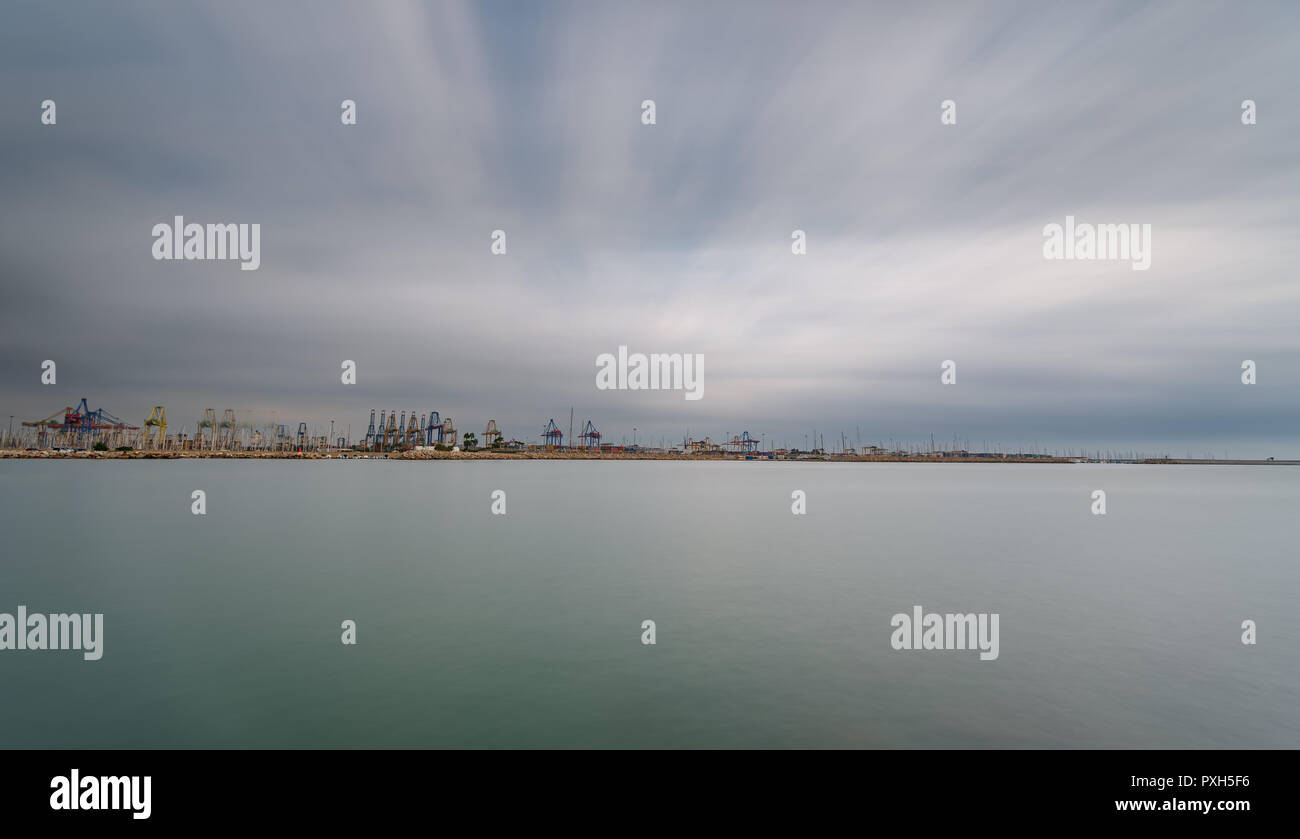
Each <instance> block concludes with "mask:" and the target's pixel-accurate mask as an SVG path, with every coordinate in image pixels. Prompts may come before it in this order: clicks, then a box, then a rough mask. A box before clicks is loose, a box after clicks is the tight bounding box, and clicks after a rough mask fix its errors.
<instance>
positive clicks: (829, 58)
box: [0, 0, 1300, 459]
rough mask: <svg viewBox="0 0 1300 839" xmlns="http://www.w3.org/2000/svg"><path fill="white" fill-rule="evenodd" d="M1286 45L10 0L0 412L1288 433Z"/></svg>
mask: <svg viewBox="0 0 1300 839" xmlns="http://www.w3.org/2000/svg"><path fill="white" fill-rule="evenodd" d="M1297 78H1300V14H1297V12H1296V8H1295V6H1294V4H1291V3H1263V2H1260V3H1256V2H1251V3H1237V4H1210V3H1198V2H1178V3H1174V2H1169V3H1154V4H1138V3H1132V2H1121V3H1114V4H1106V3H1075V4H1065V3H1059V4H1045V3H1041V2H1030V3H1023V4H1021V3H988V4H968V3H956V2H952V3H909V4H901V3H877V4H867V3H800V4H788V3H787V4H766V3H753V2H744V3H741V2H712V3H698V2H697V3H676V2H655V3H650V2H640V3H628V2H601V3H594V2H582V3H564V2H530V3H524V2H518V3H497V2H467V3H454V2H447V3H396V2H375V3H332V2H318V3H311V4H303V3H266V2H229V0H226V2H221V3H192V4H185V5H184V7H179V6H178V5H177V4H171V3H141V2H131V0H127V2H115V3H107V2H104V3H78V4H61V3H35V2H33V3H27V2H19V3H11V4H7V6H6V13H5V24H4V26H3V27H2V28H0V208H2V210H0V414H10V415H14V416H15V417H16V419H15V422H19V421H21V420H24V419H29V420H34V419H39V418H42V417H45V416H47V415H49V414H51V413H53V412H55V411H57V410H59V409H61V408H62V407H64V406H66V405H75V404H76V403H77V402H78V401H79V400H80V399H81V398H82V397H83V396H84V397H86V398H87V399H88V401H89V404H90V407H91V408H100V407H102V408H105V409H107V410H108V411H110V412H112V413H113V414H115V415H117V416H119V417H121V418H123V419H125V420H127V421H128V422H131V423H132V424H136V425H139V424H141V423H142V421H143V420H144V419H145V417H146V416H148V414H149V410H150V408H151V407H152V406H153V405H163V406H165V408H166V410H167V416H168V419H169V421H170V423H171V425H172V430H173V431H175V430H177V429H187V430H188V431H189V432H190V433H193V427H194V423H195V422H196V421H197V420H198V418H199V416H200V414H201V413H202V411H203V409H204V408H214V409H215V410H216V412H217V413H218V415H219V414H220V413H221V412H222V411H223V410H224V409H226V408H232V409H235V410H236V412H237V413H238V415H239V416H240V418H241V419H251V420H252V421H254V422H255V423H256V424H258V425H261V424H263V423H264V422H268V421H272V420H275V421H278V422H281V423H286V424H292V425H296V423H297V422H299V421H306V422H308V423H309V425H310V426H311V427H312V428H313V430H319V432H320V433H324V432H325V431H326V430H328V426H329V423H330V421H334V423H335V429H336V433H346V432H347V430H348V429H349V428H350V430H351V434H352V436H353V437H357V436H359V435H360V434H362V433H364V427H365V424H366V421H367V419H368V416H369V411H370V410H371V409H386V410H399V411H401V410H406V411H411V410H414V411H417V412H419V413H425V412H428V411H431V410H437V411H439V412H440V413H441V414H442V415H443V416H448V415H450V416H451V417H453V418H454V419H455V421H456V424H457V426H458V427H459V428H460V430H462V431H465V430H473V431H477V432H478V433H479V434H480V436H481V434H482V429H483V427H484V426H485V424H486V422H487V420H488V419H489V418H491V419H495V420H496V421H497V422H498V424H499V425H500V426H501V427H502V429H503V430H504V431H505V433H506V435H507V437H514V438H518V439H522V440H538V439H539V437H540V433H541V430H542V427H543V426H544V425H545V424H546V421H547V420H548V419H550V418H552V417H554V418H555V419H556V421H557V423H558V424H559V425H560V426H561V427H562V428H564V430H565V431H566V434H567V431H568V414H569V409H570V407H572V408H573V411H574V415H575V427H576V426H579V425H581V424H582V423H583V422H584V421H585V420H586V419H588V418H590V419H592V420H593V421H594V423H595V424H596V426H597V427H598V428H600V430H601V431H602V432H603V433H604V435H605V441H606V442H620V441H621V440H623V439H627V440H628V441H629V442H630V441H631V439H632V436H633V434H634V432H633V429H634V428H635V429H636V432H635V434H636V436H637V439H638V440H639V441H642V442H645V441H653V442H655V443H658V442H659V441H660V440H661V439H663V440H666V441H668V442H680V441H681V439H682V438H683V437H684V436H685V435H686V434H687V433H689V434H690V435H691V436H692V437H695V438H703V437H705V436H709V437H711V438H712V439H714V440H718V439H721V438H723V437H724V436H733V435H736V434H738V433H740V432H741V431H745V430H748V431H749V432H750V433H751V434H752V435H754V436H756V437H758V436H760V435H761V436H762V437H763V439H765V440H767V441H769V442H775V443H776V444H778V445H783V444H788V445H795V446H803V445H804V444H805V439H806V438H805V435H811V434H812V433H813V431H814V430H815V431H816V432H817V433H819V434H822V435H824V436H825V440H826V443H827V445H832V444H833V443H838V441H839V439H840V435H841V433H843V434H844V435H845V437H847V439H848V440H849V443H850V445H853V444H855V443H856V442H857V440H859V439H860V440H861V441H862V442H863V443H868V442H873V443H881V444H884V445H889V444H890V443H891V441H892V443H893V444H901V443H904V442H908V443H912V444H920V443H923V442H924V443H925V444H927V445H928V441H929V439H930V437H931V435H933V436H934V437H935V438H936V440H937V441H938V442H939V443H941V444H942V443H944V442H945V441H951V440H953V438H954V437H956V438H957V439H958V440H959V441H960V442H961V444H962V445H963V446H966V445H969V446H970V448H974V449H982V448H993V447H995V446H998V447H1001V448H1002V449H1003V450H1009V449H1017V448H1028V447H1031V446H1034V445H1036V446H1038V447H1039V448H1056V449H1058V450H1065V449H1074V450H1079V449H1085V450H1088V451H1094V450H1099V449H1100V450H1105V449H1112V450H1117V451H1118V450H1141V451H1143V452H1145V453H1148V454H1154V453H1169V454H1172V455H1173V456H1183V455H1186V454H1192V455H1194V456H1205V455H1214V456H1220V457H1221V456H1225V455H1228V456H1233V457H1267V456H1277V457H1279V459H1281V458H1283V457H1300V276H1297V265H1298V264H1300V259H1298V257H1300V236H1298V235H1297V233H1296V230H1295V226H1296V224H1297V221H1298V220H1300V197H1298V196H1300V189H1298V188H1300V143H1297V142H1296V137H1300V89H1298V88H1297V86H1296V80H1297ZM47 99H50V100H54V101H55V103H56V109H57V110H56V114H57V121H56V123H55V124H54V125H46V124H42V121H41V114H42V106H41V103H42V102H43V101H44V100H47ZM344 99H352V100H354V101H355V102H356V113H357V124H356V125H343V124H342V122H341V120H340V103H341V102H342V100H344ZM646 99H653V100H654V102H655V123H654V124H653V125H646V124H644V123H643V121H642V114H643V110H642V102H643V101H644V100H646ZM1245 99H1251V100H1254V101H1255V103H1256V109H1257V111H1256V119H1257V122H1256V124H1254V125H1244V124H1243V123H1242V119H1241V115H1242V105H1241V103H1242V101H1243V100H1245ZM944 100H952V101H953V102H955V109H956V123H955V124H948V125H945V124H943V123H942V122H941V119H940V116H941V102H943V101H944ZM176 215H183V216H184V217H185V218H186V220H187V221H194V222H199V223H207V222H212V223H258V224H260V225H261V266H260V268H258V270H256V271H241V270H240V269H239V266H238V263H236V262H229V261H226V262H222V261H183V260H182V261H158V260H155V259H153V257H152V254H151V249H152V246H153V241H154V240H153V237H152V232H151V231H152V229H153V226H154V225H155V224H158V223H160V222H162V223H170V222H171V220H172V218H173V217H174V216H176ZM1067 215H1072V216H1075V217H1076V219H1078V220H1079V221H1081V222H1091V223H1097V224H1102V223H1122V224H1150V225H1151V229H1152V260H1151V267H1150V268H1149V270H1146V271H1134V270H1132V268H1131V266H1130V263H1129V262H1124V261H1092V262H1088V261H1067V260H1047V259H1045V258H1044V255H1043V243H1044V234H1043V228H1044V226H1045V225H1048V224H1053V223H1056V224H1063V223H1064V220H1065V217H1066V216H1067ZM494 230H503V231H505V233H506V253H505V254H493V253H492V251H491V245H492V238H491V237H492V231H494ZM794 230H803V231H805V233H806V237H807V253H806V254H794V253H792V252H791V241H792V240H791V234H792V231H794ZM619 346H627V347H628V348H629V351H630V352H644V353H652V352H658V353H678V352H680V353H696V354H702V355H703V356H704V358H705V375H704V383H705V384H704V393H705V395H704V398H702V399H700V400H698V401H692V400H686V399H685V398H684V394H683V393H682V392H681V391H627V390H599V389H597V387H596V370H597V368H596V358H597V357H598V356H599V355H601V354H602V353H613V352H617V349H618V347H619ZM46 359H50V360H54V361H56V363H57V381H56V383H55V384H54V385H44V384H42V383H41V364H42V362H43V361H44V360H46ZM1247 359H1249V360H1253V361H1254V362H1255V363H1256V369H1257V383H1256V384H1254V385H1244V384H1242V381H1241V365H1242V362H1243V360H1247ZM344 360H353V361H355V362H356V365H357V381H356V384H354V385H345V384H343V383H342V382H341V380H340V365H341V363H342V362H343V361H344ZM945 360H952V361H954V362H955V363H956V370H957V380H956V383H955V384H952V385H943V384H941V382H940V365H941V363H942V362H943V361H945ZM5 421H7V418H6V417H2V416H0V422H5Z"/></svg>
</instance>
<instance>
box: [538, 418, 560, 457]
mask: <svg viewBox="0 0 1300 839" xmlns="http://www.w3.org/2000/svg"><path fill="white" fill-rule="evenodd" d="M542 440H543V445H544V446H545V447H546V448H547V449H548V450H551V451H554V450H555V449H558V448H560V447H561V446H563V445H564V432H563V431H561V430H560V429H559V427H558V426H556V424H555V419H554V418H552V419H551V420H550V421H549V422H547V423H546V427H545V428H543V429H542Z"/></svg>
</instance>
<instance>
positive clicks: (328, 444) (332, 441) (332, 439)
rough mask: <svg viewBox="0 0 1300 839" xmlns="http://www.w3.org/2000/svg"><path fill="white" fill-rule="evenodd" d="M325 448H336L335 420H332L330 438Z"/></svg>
mask: <svg viewBox="0 0 1300 839" xmlns="http://www.w3.org/2000/svg"><path fill="white" fill-rule="evenodd" d="M325 448H327V449H332V448H334V420H330V438H329V439H328V440H326V441H325Z"/></svg>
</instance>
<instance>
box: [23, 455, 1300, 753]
mask: <svg viewBox="0 0 1300 839" xmlns="http://www.w3.org/2000/svg"><path fill="white" fill-rule="evenodd" d="M195 489H202V490H204V491H205V492H206V493H207V503H208V512H207V515H206V516H203V517H199V516H194V515H191V513H190V503H191V502H190V493H191V491H193V490H195ZM494 489H502V490H505V491H506V493H507V510H508V512H507V515H505V516H493V515H491V514H490V513H489V506H490V498H489V495H490V493H491V492H492V490H494ZM795 489H801V490H804V491H805V492H806V493H807V496H808V514H807V515H806V516H802V517H797V516H794V515H791V512H790V504H791V501H790V494H791V492H792V491H793V490H795ZM1094 489H1105V490H1106V492H1107V495H1108V499H1107V500H1108V514H1107V515H1106V516H1093V515H1091V514H1090V512H1089V508H1090V503H1091V502H1090V493H1091V492H1092V490H1094ZM0 510H3V515H4V545H5V549H4V556H3V560H2V561H0V612H9V613H13V612H14V611H15V609H16V607H17V605H18V604H24V605H26V606H27V607H28V609H29V611H43V612H64V611H68V612H71V611H77V612H103V613H104V634H105V640H104V656H103V658H102V659H101V660H100V661H97V662H88V661H83V660H82V658H81V656H80V654H77V653H70V652H58V653H56V652H30V651H0V684H2V685H3V690H0V748H36V747H40V748H50V747H59V748H99V747H161V748H171V747H308V748H310V747H426V746H427V747H436V746H463V747H574V746H579V747H620V746H621V747H736V746H775V747H785V746H829V747H845V746H861V747H944V746H956V747H1120V748H1130V747H1137V748H1147V747H1173V748H1183V747H1188V748H1190V747H1196V748H1227V747H1290V748H1296V747H1300V611H1298V610H1297V603H1298V602H1300V557H1298V556H1297V538H1296V537H1297V532H1298V524H1297V521H1298V519H1300V468H1292V467H1232V466H1207V467H1196V466H1170V467H1160V466H1086V465H1072V466H1050V465H1026V466H1015V465H1001V466H999V465H988V466H985V465H921V464H793V463H789V464H787V463H769V462H741V463H662V462H658V463H657V462H574V463H570V462H554V461H552V462H542V461H507V462H469V463H448V462H433V463H429V462H375V461H328V462H258V461H216V460H213V461H154V462H141V461H134V462H132V461H126V462H98V463H96V462H40V461H12V460H10V461H0ZM918 604H919V605H921V606H923V607H925V609H926V610H927V611H929V610H933V611H938V612H997V613H999V614H1000V615H1001V622H1000V646H1001V655H1000V657H999V658H998V660H996V661H989V662H982V661H980V660H979V657H978V655H977V653H975V652H947V651H945V652H936V651H923V652H899V651H895V650H893V649H892V648H891V646H890V643H889V639H890V633H891V627H890V618H891V617H892V615H894V614H895V613H897V612H910V611H911V608H912V607H913V606H914V605H918ZM345 619H352V620H355V621H356V622H357V625H358V643H357V645H356V646H344V645H343V644H341V643H340V635H341V629H340V623H341V622H342V621H343V620H345ZM644 619H652V620H654V621H655V622H656V624H657V641H658V643H657V644H656V645H655V646H644V645H642V643H641V622H642V620H644ZM1246 619H1251V620H1254V621H1256V622H1257V625H1258V632H1259V643H1258V645H1256V646H1253V647H1250V646H1244V645H1243V644H1242V643H1241V629H1240V625H1241V622H1242V621H1243V620H1246Z"/></svg>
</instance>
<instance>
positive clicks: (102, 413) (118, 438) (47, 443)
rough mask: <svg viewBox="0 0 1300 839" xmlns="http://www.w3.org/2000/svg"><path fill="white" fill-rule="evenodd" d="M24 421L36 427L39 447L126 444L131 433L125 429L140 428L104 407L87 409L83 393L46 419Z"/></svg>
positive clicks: (30, 426)
mask: <svg viewBox="0 0 1300 839" xmlns="http://www.w3.org/2000/svg"><path fill="white" fill-rule="evenodd" d="M23 425H24V426H25V427H27V428H35V429H36V440H37V447H38V448H51V447H53V448H76V449H89V448H93V447H94V446H95V445H96V444H102V445H103V446H107V447H108V448H118V447H120V446H124V445H127V444H128V443H127V438H128V437H133V436H134V435H129V434H128V432H134V431H139V430H140V426H138V425H127V424H126V423H125V422H123V421H122V420H120V419H118V418H117V417H115V416H113V415H112V414H110V413H109V412H108V411H106V410H105V409H103V408H99V409H98V410H94V411H92V410H90V406H89V405H88V404H86V398H85V397H84V396H83V397H82V398H81V402H80V403H79V404H78V405H77V407H76V408H70V407H69V408H64V409H63V410H61V411H55V412H54V413H52V414H50V415H49V416H48V417H46V418H45V419H40V420H33V421H31V422H24V423H23Z"/></svg>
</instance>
